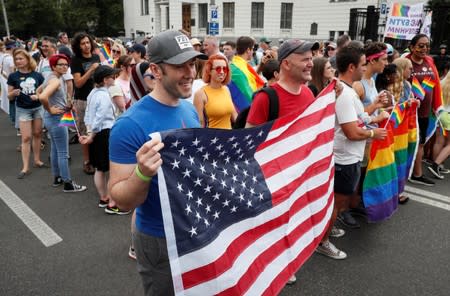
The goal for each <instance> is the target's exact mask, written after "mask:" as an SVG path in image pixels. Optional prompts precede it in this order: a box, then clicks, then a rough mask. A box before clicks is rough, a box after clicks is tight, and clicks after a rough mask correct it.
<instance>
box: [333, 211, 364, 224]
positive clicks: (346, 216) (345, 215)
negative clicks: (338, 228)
mask: <svg viewBox="0 0 450 296" xmlns="http://www.w3.org/2000/svg"><path fill="white" fill-rule="evenodd" d="M337 219H338V221H339V222H341V223H342V224H343V225H345V226H347V227H350V228H360V227H361V225H360V224H359V223H358V221H356V220H355V218H353V216H352V215H350V212H349V211H345V212H342V213H340V214H339V215H338V216H337Z"/></svg>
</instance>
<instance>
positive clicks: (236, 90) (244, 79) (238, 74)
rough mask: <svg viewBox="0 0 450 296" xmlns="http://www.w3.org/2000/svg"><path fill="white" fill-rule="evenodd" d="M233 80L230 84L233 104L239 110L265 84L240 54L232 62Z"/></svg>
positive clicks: (245, 105) (248, 103)
mask: <svg viewBox="0 0 450 296" xmlns="http://www.w3.org/2000/svg"><path fill="white" fill-rule="evenodd" d="M230 69H231V82H230V83H229V84H228V88H229V89H230V93H231V97H232V98H233V104H234V107H235V108H236V110H237V111H238V112H239V111H241V110H243V109H245V108H247V107H248V106H250V104H251V102H252V96H253V93H254V92H255V91H256V90H258V89H260V88H261V87H263V86H264V81H263V80H262V79H261V77H259V75H258V73H256V71H255V70H254V69H253V68H252V66H250V65H249V63H247V61H246V60H244V59H243V58H241V57H240V56H235V57H234V58H233V61H232V62H231V64H230Z"/></svg>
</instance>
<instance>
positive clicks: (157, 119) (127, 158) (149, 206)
mask: <svg viewBox="0 0 450 296" xmlns="http://www.w3.org/2000/svg"><path fill="white" fill-rule="evenodd" d="M192 127H200V122H199V119H198V115H197V112H196V111H195V109H194V106H193V105H192V104H191V103H189V102H187V101H184V100H180V103H179V104H178V106H175V107H174V106H167V105H164V104H161V103H160V102H158V101H156V100H155V99H154V98H152V97H150V96H148V95H147V96H145V97H143V98H142V99H141V100H139V101H138V102H137V103H136V104H134V105H133V106H131V108H130V109H128V110H127V111H126V112H125V113H124V114H122V115H121V116H120V117H119V118H118V119H117V121H116V123H115V124H114V126H113V127H112V129H111V134H110V138H109V159H110V160H111V161H113V162H115V163H121V164H135V163H137V160H136V152H137V151H138V150H139V149H140V148H141V146H142V145H143V144H144V143H145V142H147V141H149V140H150V136H149V134H151V133H153V132H159V131H164V130H169V129H179V128H192ZM136 227H137V229H138V230H139V231H141V232H143V233H145V234H147V235H152V236H156V237H165V234H164V225H163V219H162V212H161V203H160V200H159V189H158V178H157V176H155V177H153V178H152V181H151V184H150V189H149V191H148V194H147V199H146V200H145V202H144V203H143V204H142V205H141V206H139V207H138V208H137V210H136Z"/></svg>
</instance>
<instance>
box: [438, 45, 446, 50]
mask: <svg viewBox="0 0 450 296" xmlns="http://www.w3.org/2000/svg"><path fill="white" fill-rule="evenodd" d="M443 48H445V49H447V45H445V44H441V45H440V46H439V49H443Z"/></svg>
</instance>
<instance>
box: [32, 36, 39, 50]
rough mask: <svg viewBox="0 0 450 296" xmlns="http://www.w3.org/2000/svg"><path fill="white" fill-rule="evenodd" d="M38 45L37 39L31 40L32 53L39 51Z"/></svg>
mask: <svg viewBox="0 0 450 296" xmlns="http://www.w3.org/2000/svg"><path fill="white" fill-rule="evenodd" d="M37 45H38V41H37V39H34V38H33V39H32V40H31V50H32V51H34V50H36V49H37Z"/></svg>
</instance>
